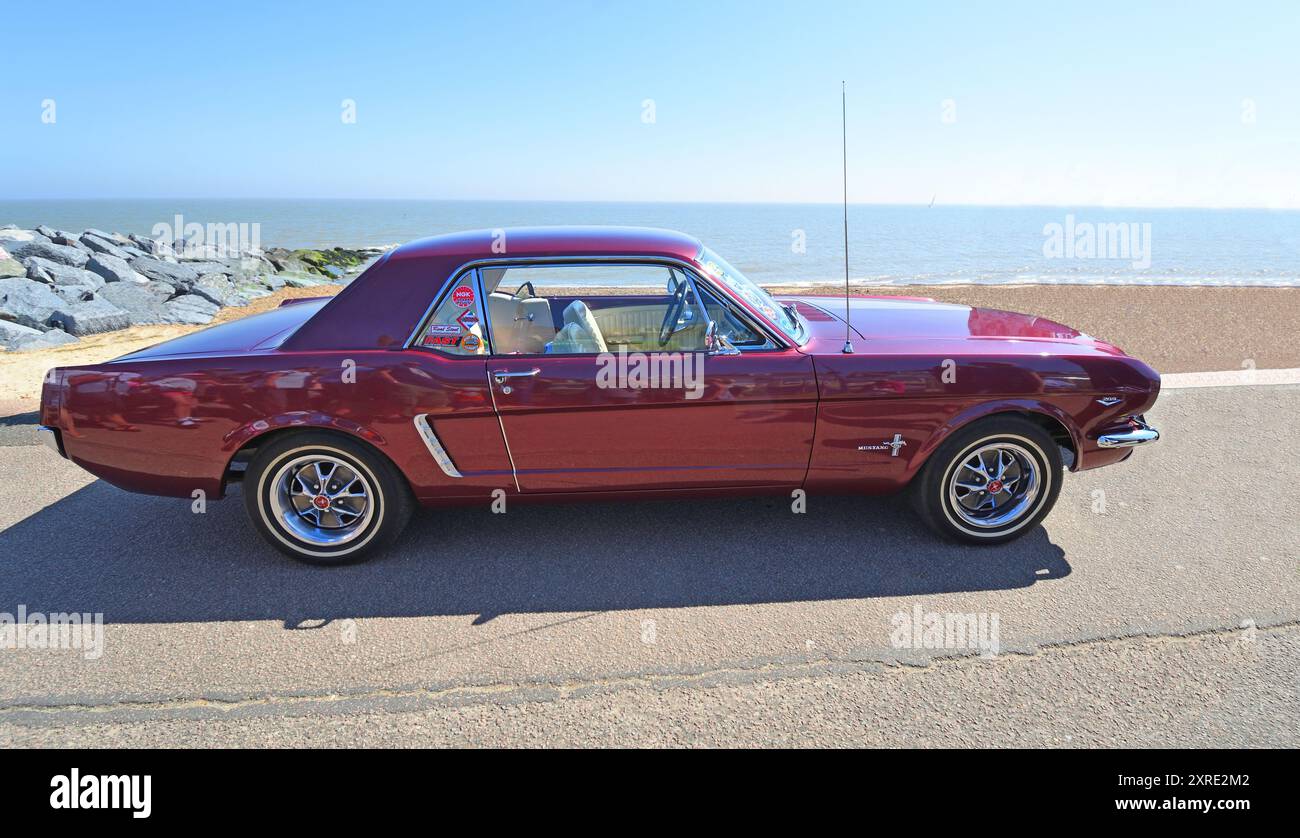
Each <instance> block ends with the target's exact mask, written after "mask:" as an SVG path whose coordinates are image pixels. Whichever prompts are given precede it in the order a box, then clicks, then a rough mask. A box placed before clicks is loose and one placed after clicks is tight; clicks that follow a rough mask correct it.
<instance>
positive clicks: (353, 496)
mask: <svg viewBox="0 0 1300 838" xmlns="http://www.w3.org/2000/svg"><path fill="white" fill-rule="evenodd" d="M270 501H271V507H272V509H273V511H274V514H275V518H276V520H277V521H279V522H280V523H281V524H282V525H283V526H284V528H285V529H286V530H288V531H289V533H290V534H292V535H293V536H295V537H296V538H299V539H301V540H302V541H305V542H308V543H310V544H314V545H319V546H335V545H340V544H346V543H347V542H349V541H351V540H352V539H354V538H356V537H357V536H358V535H360V534H361V533H362V532H363V531H364V530H365V529H366V527H367V525H369V523H370V520H371V518H372V517H373V516H374V490H373V489H372V487H371V485H370V482H369V480H367V478H366V472H365V471H364V470H362V469H360V468H358V467H357V466H355V465H353V464H351V463H349V462H348V461H347V460H343V459H340V458H338V457H334V456H330V455H328V454H321V453H316V454H305V455H303V456H300V457H295V458H294V459H292V460H289V461H288V462H286V463H285V464H284V465H282V466H280V468H279V470H278V471H276V473H275V475H274V477H272V479H271V484H270Z"/></svg>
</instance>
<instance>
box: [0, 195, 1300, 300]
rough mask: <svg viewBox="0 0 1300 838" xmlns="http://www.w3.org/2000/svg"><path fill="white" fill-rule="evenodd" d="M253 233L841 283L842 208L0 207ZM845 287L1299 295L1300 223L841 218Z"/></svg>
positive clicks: (870, 212) (139, 202)
mask: <svg viewBox="0 0 1300 838" xmlns="http://www.w3.org/2000/svg"><path fill="white" fill-rule="evenodd" d="M177 215H180V216H181V217H182V218H183V219H184V221H185V223H187V224H188V223H191V222H196V223H199V224H202V225H207V224H230V223H236V224H250V225H252V224H256V225H258V228H257V229H258V231H259V234H260V242H261V245H262V247H264V248H269V247H286V248H299V247H311V248H322V247H336V246H339V247H363V246H377V245H391V244H399V243H402V242H405V241H411V240H413V239H418V238H423V237H426V236H431V235H437V234H440V233H447V232H453V231H456V230H465V229H494V228H499V227H518V226H546V225H569V224H578V225H596V224H612V225H628V226H641V227H663V228H669V229H675V230H681V231H682V232H685V233H689V234H691V235H693V236H696V237H698V238H699V239H700V240H701V241H702V242H704V243H705V244H707V245H708V246H709V247H711V248H712V249H713V250H715V251H717V252H718V253H720V254H721V255H722V256H723V257H724V258H726V259H727V260H728V261H730V262H732V264H734V265H736V267H738V268H740V269H741V270H742V271H744V272H745V273H747V274H748V275H749V276H750V277H751V278H753V279H754V280H756V281H758V282H760V283H763V284H767V285H796V286H797V285H818V284H832V283H833V284H838V283H842V282H843V281H844V263H843V228H842V224H843V208H842V206H841V205H839V204H798V203H788V204H776V203H763V204H760V203H656V202H595V201H592V202H578V201H554V202H549V201H548V202H543V201H470V200H465V201H450V200H436V201H435V200H397V199H211V198H208V199H122V200H114V199H65V200H57V199H28V200H0V225H5V224H14V225H17V226H18V227H22V228H28V229H30V228H32V227H34V226H36V225H38V224H45V225H48V226H50V227H54V228H56V229H66V230H72V231H77V232H79V231H81V230H84V229H86V228H92V227H93V228H98V229H101V230H106V231H109V232H121V233H137V234H141V235H150V234H151V233H152V232H153V228H154V226H155V225H158V224H166V225H173V224H174V221H175V218H176V216H177ZM849 249H850V262H849V270H850V278H851V281H852V282H853V283H855V284H870V285H885V286H889V285H964V284H976V285H981V284H983V285H1005V284H1050V285H1061V284H1069V285H1197V286H1201V285H1209V286H1273V287H1278V286H1290V287H1295V286H1300V211H1297V210H1265V209H1138V208H1133V209H1121V208H1102V207H1046V206H1042V207H1005V206H987V207H981V206H965V205H963V206H951V205H938V206H929V207H927V206H920V205H881V204H850V206H849Z"/></svg>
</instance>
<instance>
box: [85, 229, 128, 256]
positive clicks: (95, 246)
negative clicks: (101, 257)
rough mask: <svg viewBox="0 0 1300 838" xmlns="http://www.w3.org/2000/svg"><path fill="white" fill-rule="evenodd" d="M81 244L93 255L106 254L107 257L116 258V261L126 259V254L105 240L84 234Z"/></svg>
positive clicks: (117, 246)
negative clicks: (93, 253)
mask: <svg viewBox="0 0 1300 838" xmlns="http://www.w3.org/2000/svg"><path fill="white" fill-rule="evenodd" d="M81 243H82V244H84V245H85V246H86V247H88V248H90V249H91V250H93V251H94V252H95V253H107V254H108V255H109V256H116V257H117V258H118V259H126V258H127V255H128V254H127V252H126V251H125V250H123V249H122V248H121V247H120V246H119V245H117V244H114V243H113V242H111V241H109V240H108V239H106V238H102V237H100V236H95V235H91V234H90V233H84V234H82V236H81Z"/></svg>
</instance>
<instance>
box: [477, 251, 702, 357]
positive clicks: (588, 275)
mask: <svg viewBox="0 0 1300 838" xmlns="http://www.w3.org/2000/svg"><path fill="white" fill-rule="evenodd" d="M482 274H483V283H484V287H485V289H487V291H488V295H487V300H486V303H487V312H488V319H489V324H490V327H491V332H492V346H493V351H494V352H495V353H496V354H498V355H572V354H590V353H601V352H619V351H620V350H624V351H627V352H666V351H678V352H692V351H700V350H703V349H704V333H705V330H706V328H707V325H708V316H707V314H706V313H705V310H704V308H703V307H702V306H701V305H700V301H699V300H697V299H695V295H694V293H693V292H692V291H691V289H690V285H689V284H688V283H684V282H683V276H682V274H681V272H680V271H678V270H676V269H674V268H669V267H666V266H663V265H527V266H519V267H508V268H485V269H483V271H482Z"/></svg>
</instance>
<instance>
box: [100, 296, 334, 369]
mask: <svg viewBox="0 0 1300 838" xmlns="http://www.w3.org/2000/svg"><path fill="white" fill-rule="evenodd" d="M326 302H328V299H320V300H310V301H306V302H298V301H296V300H295V301H293V303H292V304H290V305H282V306H281V307H280V308H275V309H271V310H270V311H267V312H264V313H262V314H255V315H253V316H252V317H244V318H242V319H239V320H232V321H230V322H229V323H222V324H221V325H219V326H210V327H208V328H207V329H202V330H200V331H197V332H193V333H191V334H188V335H184V336H182V337H179V338H175V339H174V340H169V341H164V342H162V343H158V344H154V345H153V346H150V347H148V348H146V349H141V350H139V351H137V352H132V353H130V354H129V355H123V356H122V357H120V358H114V359H113V361H114V362H116V361H145V360H157V359H160V358H176V357H191V356H196V355H229V354H231V353H237V352H252V351H259V350H266V349H274V348H275V347H277V346H279V345H280V343H281V342H282V341H283V340H284V339H285V338H287V337H288V336H289V335H291V334H293V333H294V332H295V331H296V330H297V329H298V327H299V326H301V325H302V324H303V323H305V322H307V321H308V320H309V319H311V316H312V315H313V314H315V313H316V312H318V311H320V309H321V307H322V306H324V305H325V303H326Z"/></svg>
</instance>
